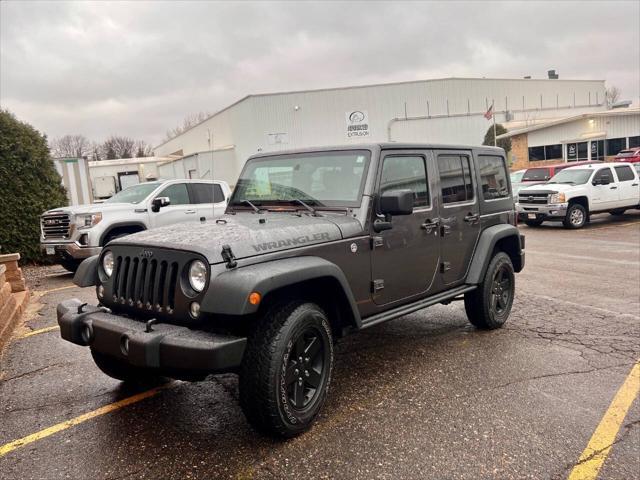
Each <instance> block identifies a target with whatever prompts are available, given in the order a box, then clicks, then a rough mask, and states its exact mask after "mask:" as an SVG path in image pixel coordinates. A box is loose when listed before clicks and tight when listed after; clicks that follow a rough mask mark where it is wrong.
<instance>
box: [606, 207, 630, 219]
mask: <svg viewBox="0 0 640 480" xmlns="http://www.w3.org/2000/svg"><path fill="white" fill-rule="evenodd" d="M626 211H627V210H626V209H625V208H618V209H617V210H611V211H610V212H609V213H610V214H611V215H613V216H615V217H619V216H620V215H624V212H626Z"/></svg>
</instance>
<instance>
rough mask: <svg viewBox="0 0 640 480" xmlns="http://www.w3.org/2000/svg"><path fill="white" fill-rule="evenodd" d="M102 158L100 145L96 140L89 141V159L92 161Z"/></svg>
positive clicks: (102, 153)
mask: <svg viewBox="0 0 640 480" xmlns="http://www.w3.org/2000/svg"><path fill="white" fill-rule="evenodd" d="M103 158H104V152H103V151H102V145H100V144H99V143H98V142H91V155H90V159H91V160H93V161H94V162H97V161H98V160H102V159H103Z"/></svg>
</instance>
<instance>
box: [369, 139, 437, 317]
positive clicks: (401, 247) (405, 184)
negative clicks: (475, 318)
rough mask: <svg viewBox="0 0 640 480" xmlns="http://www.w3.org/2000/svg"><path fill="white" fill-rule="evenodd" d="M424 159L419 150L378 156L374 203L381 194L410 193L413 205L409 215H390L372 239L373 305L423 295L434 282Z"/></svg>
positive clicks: (433, 215) (432, 223)
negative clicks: (386, 227)
mask: <svg viewBox="0 0 640 480" xmlns="http://www.w3.org/2000/svg"><path fill="white" fill-rule="evenodd" d="M427 154H428V152H426V151H423V150H411V151H404V150H402V151H383V152H382V159H381V167H380V171H379V174H378V189H377V191H378V198H379V196H380V194H381V193H383V192H385V191H387V190H401V189H411V190H412V191H413V197H414V202H413V213H412V214H411V215H396V216H394V217H393V218H392V225H393V228H392V229H391V230H385V231H382V232H379V233H373V234H372V238H371V243H372V247H373V251H372V253H371V272H372V279H371V291H372V296H373V301H374V302H375V303H376V304H377V305H385V304H389V303H392V302H398V301H401V300H404V299H408V298H411V297H416V296H419V295H421V294H425V293H426V292H427V291H428V290H429V288H430V287H431V285H432V284H433V282H434V279H435V277H436V272H437V268H438V257H439V246H440V238H439V236H438V227H437V223H438V221H437V209H436V207H435V206H434V204H433V203H434V202H433V201H432V195H431V192H432V186H430V185H429V180H428V177H427V158H428V157H427ZM376 203H377V202H376ZM376 208H377V205H376ZM374 215H375V217H376V218H380V219H384V217H383V216H382V215H380V214H378V213H376V212H374Z"/></svg>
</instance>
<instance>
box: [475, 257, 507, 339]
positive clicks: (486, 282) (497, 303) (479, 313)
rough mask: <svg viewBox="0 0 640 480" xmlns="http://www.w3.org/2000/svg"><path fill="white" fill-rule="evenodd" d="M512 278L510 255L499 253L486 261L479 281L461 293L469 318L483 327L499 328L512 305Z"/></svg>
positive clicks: (476, 324) (477, 325) (488, 328)
mask: <svg viewBox="0 0 640 480" xmlns="http://www.w3.org/2000/svg"><path fill="white" fill-rule="evenodd" d="M515 280H516V279H515V274H514V272H513V264H512V263H511V259H510V258H509V255H507V254H506V253H504V252H498V253H497V254H496V255H495V256H494V257H493V258H492V259H491V262H489V266H488V267H487V272H486V273H485V275H484V279H483V280H482V283H481V284H480V285H478V288H477V289H475V290H473V291H472V292H469V293H466V294H465V295H464V309H465V311H466V312H467V317H468V318H469V321H470V322H471V323H472V324H473V325H475V326H476V327H478V328H482V329H486V330H493V329H495V328H500V327H502V325H504V322H506V321H507V318H509V313H510V312H511V306H512V305H513V298H514V294H515V286H516V282H515Z"/></svg>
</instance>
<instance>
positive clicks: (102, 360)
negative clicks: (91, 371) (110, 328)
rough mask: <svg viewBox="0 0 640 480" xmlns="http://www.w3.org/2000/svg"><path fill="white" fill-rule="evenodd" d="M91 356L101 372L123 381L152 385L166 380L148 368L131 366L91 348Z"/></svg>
mask: <svg viewBox="0 0 640 480" xmlns="http://www.w3.org/2000/svg"><path fill="white" fill-rule="evenodd" d="M91 356H92V357H93V361H94V362H95V364H96V366H97V367H98V368H99V369H100V370H101V371H102V373H104V374H105V375H108V376H109V377H111V378H115V379H116V380H120V381H122V382H125V383H131V384H145V385H153V384H160V383H164V382H166V381H167V379H166V378H164V377H161V376H160V375H156V374H154V373H153V372H152V371H150V370H148V369H145V368H138V367H133V366H131V365H128V364H126V363H125V362H122V361H121V360H118V359H117V358H114V357H112V356H110V355H106V354H104V353H101V352H98V351H96V350H94V349H93V348H92V349H91Z"/></svg>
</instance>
